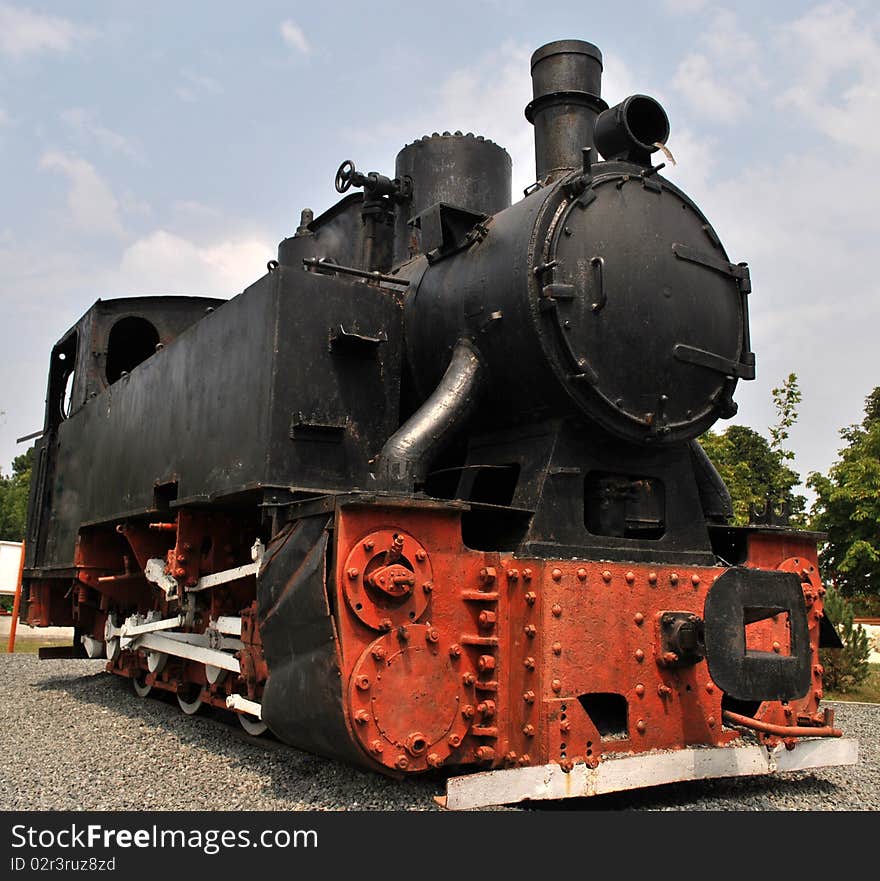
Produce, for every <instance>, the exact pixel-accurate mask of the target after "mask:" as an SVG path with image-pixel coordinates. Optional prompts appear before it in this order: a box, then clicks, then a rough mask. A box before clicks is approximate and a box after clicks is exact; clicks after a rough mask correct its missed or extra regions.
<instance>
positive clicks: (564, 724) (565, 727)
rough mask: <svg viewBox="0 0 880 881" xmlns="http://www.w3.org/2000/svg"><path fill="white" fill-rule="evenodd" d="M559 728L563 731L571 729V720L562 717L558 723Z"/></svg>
mask: <svg viewBox="0 0 880 881" xmlns="http://www.w3.org/2000/svg"><path fill="white" fill-rule="evenodd" d="M559 730H560V731H563V732H565V731H571V722H569V721H568V719H562V721H560V723H559Z"/></svg>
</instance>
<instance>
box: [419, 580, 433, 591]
mask: <svg viewBox="0 0 880 881" xmlns="http://www.w3.org/2000/svg"><path fill="white" fill-rule="evenodd" d="M433 589H434V582H433V581H426V582H425V583H424V584H423V585H422V591H423V592H424V593H430V592H431V591H432V590H433Z"/></svg>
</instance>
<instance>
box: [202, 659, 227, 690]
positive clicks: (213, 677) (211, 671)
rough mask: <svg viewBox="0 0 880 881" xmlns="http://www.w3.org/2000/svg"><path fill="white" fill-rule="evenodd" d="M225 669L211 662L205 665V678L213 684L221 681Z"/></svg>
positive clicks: (223, 677) (224, 674)
mask: <svg viewBox="0 0 880 881" xmlns="http://www.w3.org/2000/svg"><path fill="white" fill-rule="evenodd" d="M226 673H227V671H226V670H224V669H223V667H215V666H214V665H213V664H206V665H205V679H207V680H208V682H209V683H210V684H211V685H215V684H216V683H218V682H222V681H223V680H224V679H225V678H226Z"/></svg>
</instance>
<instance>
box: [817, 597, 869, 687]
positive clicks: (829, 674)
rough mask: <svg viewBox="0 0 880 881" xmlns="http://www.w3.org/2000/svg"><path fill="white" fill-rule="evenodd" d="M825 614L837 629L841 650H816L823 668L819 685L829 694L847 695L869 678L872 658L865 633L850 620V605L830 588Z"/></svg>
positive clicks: (826, 599) (851, 612) (851, 614)
mask: <svg viewBox="0 0 880 881" xmlns="http://www.w3.org/2000/svg"><path fill="white" fill-rule="evenodd" d="M825 614H826V615H827V616H828V620H829V621H832V622H833V623H834V625H835V627H836V628H837V633H838V635H839V636H840V641H841V642H842V643H843V648H842V649H821V650H820V651H819V659H820V660H821V662H822V666H823V667H824V668H825V672H824V673H823V674H822V683H823V685H824V686H825V688H826V689H827V690H828V691H839V692H847V691H850V690H852V689H853V688H855V687H856V686H858V685H860V684H861V683H862V682H864V681H865V680H866V679H867V678H868V673H869V672H870V668H869V666H868V658H870V656H871V647H870V645H869V644H868V634H867V632H866V631H865V628H864V627H862V626H860V625H859V624H856V623H855V621H854V620H853V610H852V606H850V604H849V603H848V602H847V601H846V598H845V597H843V596H841V595H840V594H839V593H838V592H837V591H836V590H835V589H834V588H833V587H830V588H828V592H827V593H826V594H825Z"/></svg>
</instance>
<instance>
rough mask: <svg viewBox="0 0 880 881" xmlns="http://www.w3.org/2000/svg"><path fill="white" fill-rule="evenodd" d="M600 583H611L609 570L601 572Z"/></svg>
mask: <svg viewBox="0 0 880 881" xmlns="http://www.w3.org/2000/svg"><path fill="white" fill-rule="evenodd" d="M602 581H604V582H605V583H606V584H608V583H609V582H610V581H611V570H610V569H605V570H604V571H603V572H602Z"/></svg>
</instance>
